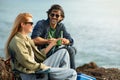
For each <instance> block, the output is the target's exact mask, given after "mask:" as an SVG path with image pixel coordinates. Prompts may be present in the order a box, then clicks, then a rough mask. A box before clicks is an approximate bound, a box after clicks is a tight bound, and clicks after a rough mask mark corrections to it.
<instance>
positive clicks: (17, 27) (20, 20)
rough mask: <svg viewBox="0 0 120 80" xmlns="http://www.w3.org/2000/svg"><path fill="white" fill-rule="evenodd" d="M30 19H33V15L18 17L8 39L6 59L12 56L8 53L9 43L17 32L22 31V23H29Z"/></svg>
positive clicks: (24, 14)
mask: <svg viewBox="0 0 120 80" xmlns="http://www.w3.org/2000/svg"><path fill="white" fill-rule="evenodd" d="M28 17H31V18H32V15H31V14H30V13H20V14H19V15H18V16H17V17H16V19H15V21H14V24H13V28H12V31H11V34H10V36H9V37H8V40H7V43H6V46H5V53H6V59H9V58H10V54H9V52H8V47H9V43H10V41H11V39H12V38H13V37H14V36H15V34H16V33H17V32H19V31H21V23H25V22H27V21H28Z"/></svg>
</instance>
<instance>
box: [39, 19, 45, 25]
mask: <svg viewBox="0 0 120 80" xmlns="http://www.w3.org/2000/svg"><path fill="white" fill-rule="evenodd" d="M45 22H46V20H45V19H42V20H39V21H38V22H37V24H43V23H45Z"/></svg>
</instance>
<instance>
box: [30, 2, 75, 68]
mask: <svg viewBox="0 0 120 80" xmlns="http://www.w3.org/2000/svg"><path fill="white" fill-rule="evenodd" d="M47 16H48V19H47V20H40V21H38V22H37V24H36V25H35V27H34V29H33V32H32V36H31V37H32V39H33V40H34V42H35V44H36V45H37V46H38V49H39V50H41V49H43V48H45V47H46V46H47V45H48V44H49V43H51V42H52V41H53V40H55V39H59V42H58V44H59V45H61V44H62V45H66V46H67V47H66V49H67V50H68V52H69V54H70V65H71V68H73V69H75V60H74V57H75V54H76V49H75V48H74V47H72V45H73V43H74V41H73V39H72V37H71V36H70V34H69V33H68V32H67V31H66V28H65V26H64V24H62V23H61V21H62V20H63V19H64V17H65V16H64V11H63V9H62V7H61V6H60V5H58V4H55V5H52V6H51V8H50V9H49V10H48V11H47ZM57 48H58V47H57V46H56V47H55V48H54V49H52V50H51V52H52V51H55V49H57ZM48 56H49V55H48Z"/></svg>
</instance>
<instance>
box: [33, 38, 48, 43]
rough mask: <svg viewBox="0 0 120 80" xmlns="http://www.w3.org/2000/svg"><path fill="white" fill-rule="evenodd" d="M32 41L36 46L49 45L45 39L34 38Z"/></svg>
mask: <svg viewBox="0 0 120 80" xmlns="http://www.w3.org/2000/svg"><path fill="white" fill-rule="evenodd" d="M33 41H34V43H35V44H36V45H43V44H48V43H49V41H48V40H47V39H44V38H42V37H36V38H34V39H33Z"/></svg>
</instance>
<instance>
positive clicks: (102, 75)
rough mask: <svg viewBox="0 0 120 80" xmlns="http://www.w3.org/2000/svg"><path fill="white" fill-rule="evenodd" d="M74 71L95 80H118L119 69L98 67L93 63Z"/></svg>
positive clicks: (119, 79)
mask: <svg viewBox="0 0 120 80" xmlns="http://www.w3.org/2000/svg"><path fill="white" fill-rule="evenodd" d="M76 71H77V72H80V73H85V74H87V75H90V76H93V77H95V78H96V79H97V80H120V69H117V68H103V67H98V66H97V64H96V63H94V62H90V63H88V64H84V65H83V66H79V67H77V68H76Z"/></svg>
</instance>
